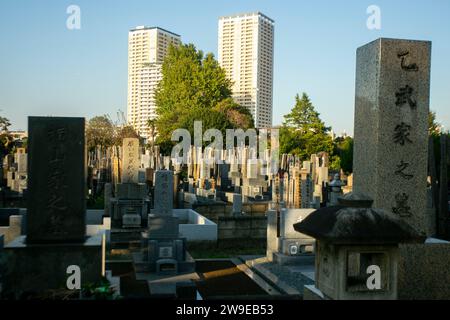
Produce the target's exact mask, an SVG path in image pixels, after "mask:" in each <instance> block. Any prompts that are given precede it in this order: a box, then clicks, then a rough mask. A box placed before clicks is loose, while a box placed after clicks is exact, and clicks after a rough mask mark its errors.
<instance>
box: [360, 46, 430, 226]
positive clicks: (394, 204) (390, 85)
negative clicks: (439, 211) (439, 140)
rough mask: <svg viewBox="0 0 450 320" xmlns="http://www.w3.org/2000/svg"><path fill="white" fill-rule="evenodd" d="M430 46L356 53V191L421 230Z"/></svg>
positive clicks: (377, 48)
mask: <svg viewBox="0 0 450 320" xmlns="http://www.w3.org/2000/svg"><path fill="white" fill-rule="evenodd" d="M430 60H431V42H428V41H412V40H398V39H384V38H382V39H378V40H376V41H373V42H371V43H369V44H367V45H365V46H363V47H361V48H359V49H358V51H357V65H356V69H357V71H356V101H355V105H356V106H355V127H354V132H355V147H354V166H353V168H354V170H353V171H354V174H355V176H354V188H353V190H355V191H357V192H364V193H367V194H368V195H369V196H371V197H372V198H373V199H374V205H373V206H374V207H375V208H381V209H385V210H387V211H390V212H393V213H395V214H396V215H397V216H398V217H400V218H401V219H403V220H405V221H406V222H407V223H409V224H410V225H411V226H412V227H414V228H415V229H417V230H418V231H419V232H425V230H426V229H427V225H428V224H427V223H426V221H425V215H426V179H427V150H428V144H427V143H428V132H427V129H428V122H427V121H428V111H429V92H430Z"/></svg>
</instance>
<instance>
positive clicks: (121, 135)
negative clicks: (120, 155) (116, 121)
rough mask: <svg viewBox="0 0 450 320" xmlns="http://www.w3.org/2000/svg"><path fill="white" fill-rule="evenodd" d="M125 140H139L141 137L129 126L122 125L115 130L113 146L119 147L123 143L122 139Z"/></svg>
mask: <svg viewBox="0 0 450 320" xmlns="http://www.w3.org/2000/svg"><path fill="white" fill-rule="evenodd" d="M125 138H138V139H140V140H141V137H140V136H139V134H138V133H137V132H136V130H134V128H133V126H131V125H123V126H121V127H117V128H116V132H115V136H114V145H116V146H121V145H122V143H123V139H125Z"/></svg>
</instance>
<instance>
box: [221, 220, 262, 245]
mask: <svg viewBox="0 0 450 320" xmlns="http://www.w3.org/2000/svg"><path fill="white" fill-rule="evenodd" d="M266 237H267V217H266V216H237V217H219V218H218V239H219V240H226V239H266Z"/></svg>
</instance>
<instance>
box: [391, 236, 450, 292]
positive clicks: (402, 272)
mask: <svg viewBox="0 0 450 320" xmlns="http://www.w3.org/2000/svg"><path fill="white" fill-rule="evenodd" d="M399 251H400V252H399V253H400V261H399V270H398V276H399V279H398V298H399V299H400V300H411V299H414V300H448V299H450V285H449V283H450V269H449V266H450V242H446V241H441V240H437V239H428V240H427V241H426V243H424V244H407V245H406V244H404V245H401V246H400V250H399Z"/></svg>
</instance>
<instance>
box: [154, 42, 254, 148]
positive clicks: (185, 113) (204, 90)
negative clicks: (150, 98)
mask: <svg viewBox="0 0 450 320" xmlns="http://www.w3.org/2000/svg"><path fill="white" fill-rule="evenodd" d="M162 76H163V77H162V80H161V82H160V83H159V85H158V88H157V90H156V94H155V100H156V105H157V115H158V117H157V120H156V128H157V131H158V138H157V143H158V144H159V145H161V146H162V148H161V149H162V151H165V152H168V151H169V150H168V149H170V147H171V146H172V145H173V143H172V142H171V136H172V132H173V131H174V130H175V129H179V128H185V129H187V130H189V131H190V132H191V135H193V129H194V121H202V122H203V130H207V129H210V128H216V129H219V130H221V131H222V132H223V133H225V129H233V128H242V129H248V128H250V127H253V126H254V124H253V119H252V116H251V114H250V112H249V111H248V110H247V109H246V108H243V107H240V106H239V105H237V104H236V103H235V102H234V101H233V100H232V98H231V84H232V83H231V81H230V80H229V79H227V77H226V75H225V71H224V70H223V69H222V68H221V67H220V66H219V63H218V62H217V61H216V60H215V59H214V55H213V54H212V53H208V54H207V55H204V54H203V52H202V51H199V50H197V49H196V48H195V46H194V45H193V44H186V45H180V46H170V47H169V49H168V53H167V56H166V58H165V59H164V63H163V66H162Z"/></svg>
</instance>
